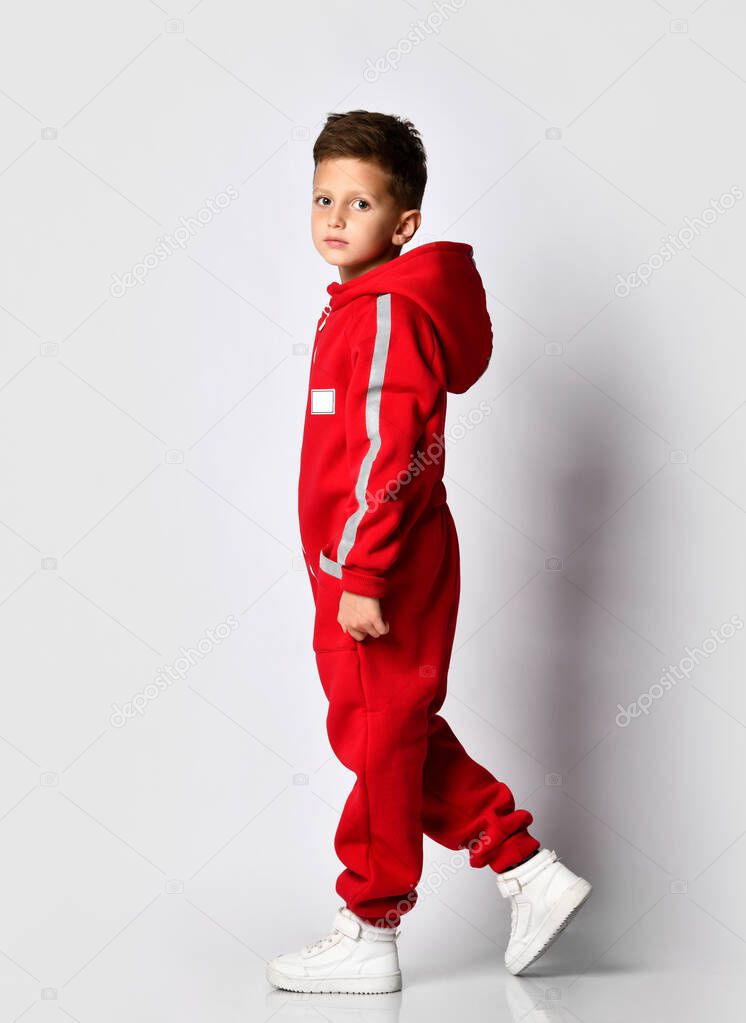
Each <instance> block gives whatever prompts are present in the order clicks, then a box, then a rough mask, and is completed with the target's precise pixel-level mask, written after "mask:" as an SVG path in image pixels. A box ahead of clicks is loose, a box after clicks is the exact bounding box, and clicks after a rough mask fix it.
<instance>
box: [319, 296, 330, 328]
mask: <svg viewBox="0 0 746 1023" xmlns="http://www.w3.org/2000/svg"><path fill="white" fill-rule="evenodd" d="M331 311H332V306H331V302H328V303H327V304H326V305H325V306H324V311H323V313H322V314H321V316H322V320H321V323H320V324H319V330H323V329H324V327H325V325H326V320H327V317H328V316H329V313H330V312H331Z"/></svg>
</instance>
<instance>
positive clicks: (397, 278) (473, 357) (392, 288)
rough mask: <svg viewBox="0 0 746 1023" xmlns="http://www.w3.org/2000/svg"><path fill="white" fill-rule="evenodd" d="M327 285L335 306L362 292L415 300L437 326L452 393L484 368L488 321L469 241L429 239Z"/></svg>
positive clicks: (458, 391) (489, 333)
mask: <svg viewBox="0 0 746 1023" xmlns="http://www.w3.org/2000/svg"><path fill="white" fill-rule="evenodd" d="M326 290H327V291H328V292H329V295H330V299H329V302H330V305H331V308H332V309H334V310H337V309H341V308H342V307H343V306H345V305H347V303H348V302H351V301H353V299H355V298H358V296H360V295H385V294H388V293H391V294H396V295H404V296H406V298H409V299H412V301H413V302H416V303H417V304H418V305H419V306H420V307H421V308H422V309H423V310H424V311H425V312H426V313H427V315H428V316H429V317H430V319H431V320H432V322H433V325H434V327H435V333H436V335H437V338H438V341H439V342H440V347H441V351H442V353H443V360H444V362H445V367H446V389H447V390H448V391H450V392H451V393H452V394H462V393H463V392H464V391H467V390H468V389H469V388H470V387H471V386H472V384H474V383H476V381H477V380H478V379H479V378H480V377H481V375H482V374H483V373H484V371H485V370H486V369H487V365H488V364H489V361H490V356H491V355H492V324H491V322H490V317H489V313H488V312H487V300H486V296H485V293H484V285H483V284H482V278H481V277H480V276H479V271H478V270H477V267H476V264H475V262H474V250H473V249H472V246H471V245H467V244H465V243H464V242H446V241H440V242H428V243H427V244H426V245H420V246H418V247H417V248H416V249H410V250H409V252H405V253H403V254H402V255H399V256H395V257H394V259H391V260H389V261H388V262H387V263H382V264H381V266H377V267H374V269H372V270H368V271H366V272H365V273H363V274H360V276H359V277H355V278H353V279H352V280H350V281H345V283H344V284H342V283H340V282H338V281H333V282H332V283H331V284H330V285H329V286H328V287H327V289H326Z"/></svg>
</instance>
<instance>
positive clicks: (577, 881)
mask: <svg viewBox="0 0 746 1023" xmlns="http://www.w3.org/2000/svg"><path fill="white" fill-rule="evenodd" d="M496 880H497V887H498V889H499V891H500V894H501V895H502V896H503V898H506V899H510V900H511V906H510V940H509V941H508V947H507V949H506V950H505V965H506V966H507V968H508V969H509V970H510V972H511V973H520V972H521V971H522V970H525V969H526V967H527V966H529V965H530V964H531V963H533V962H534V961H535V960H536V959H538V958H539V956H540V955H542V953H544V952H546V950H547V949H548V948H549V946H550V945H551V944H552V942H553V941H554V939H555V938H556V937H557V935H558V934H559V933H560V931H562V930H563V929H564V928H565V927H566V926H567V924H568V923H569V922H570V920H571V919H572V917H573V916H574V915H575V913H577V911H578V910H579V909H580V907H581V906H582V905H583V903H584V902H585V900H586V899H587V898H588V896H589V895H590V894H591V891H592V890H593V889H592V887H591V885H590V884H589V883H588V881H586V880H585V879H584V878H582V877H578V876H577V874H573V872H572V871H571V870H568V868H567V867H566V866H565V865H564V863H560V862H559V860H558V859H557V853H556V852H553V851H552V850H550V849H543V848H542V849H539V851H538V852H537V853H536V855H535V856H532V857H531V859H530V860H527V861H526V862H525V863H521V864H520V865H519V866H517V867H513V868H512V870H506V871H503V872H502V873H501V874H498V875H497V879H496Z"/></svg>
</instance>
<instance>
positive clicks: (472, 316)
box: [267, 110, 591, 993]
mask: <svg viewBox="0 0 746 1023" xmlns="http://www.w3.org/2000/svg"><path fill="white" fill-rule="evenodd" d="M313 157H314V166H315V174H314V181H313V185H314V189H313V199H312V214H311V231H312V235H313V242H314V245H315V247H316V249H317V250H318V251H319V253H320V254H321V255H322V256H323V258H324V259H325V260H326V261H327V262H328V263H329V264H331V265H332V266H336V267H338V268H339V275H340V282H339V283H338V282H332V283H331V284H330V285H329V286H328V287H327V292H328V293H329V296H330V298H329V303H328V304H327V305H326V307H325V309H324V311H323V314H322V316H321V318H320V320H319V323H318V326H317V331H316V338H315V344H314V350H313V355H312V358H311V371H310V380H309V389H308V400H307V405H306V419H305V429H304V436H303V445H302V451H301V462H300V478H299V484H298V511H299V519H300V532H301V540H302V544H303V555H304V558H305V563H306V568H307V570H308V576H309V580H310V584H311V590H312V593H313V598H314V603H315V620H314V631H313V649H314V653H315V658H316V663H317V667H318V672H319V677H320V680H321V684H322V686H323V689H324V693H325V694H326V696H327V698H328V701H329V707H328V715H327V731H328V735H329V740H330V744H331V746H332V749H333V751H334V753H335V754H336V755H337V757H338V758H339V760H340V761H341V762H342V763H343V764H344V765H345V767H347V768H349V770H351V771H353V772H354V773H355V775H356V781H355V784H354V786H353V787H352V791H351V792H350V794H349V796H348V798H347V801H346V803H345V805H344V808H343V810H342V815H341V819H340V821H339V826H338V828H337V832H336V836H335V841H334V848H335V851H336V853H337V856H338V857H339V859H340V860H341V862H342V863H344V865H345V869H344V870H343V871H342V873H341V874H340V875H339V878H338V880H337V885H336V890H337V893H338V895H339V896H340V897H341V898H342V899H344V905H342V906H340V907H339V908H338V910H337V912H336V915H335V918H334V925H333V929H332V932H331V933H330V934H329V935H328V936H327V937H325V938H322V939H320V940H319V941H316V942H313V943H311V944H310V945H306V946H305V947H304V948H303V949H302V950H301V951H299V952H296V953H288V954H284V955H280V956H277V957H276V958H274V959H272V960H271V961H270V962H269V964H268V966H267V978H268V980H269V981H270V982H271V983H272V984H274V985H275V986H276V987H279V988H283V989H285V990H290V991H303V992H346V993H382V992H387V991H397V990H399V989H400V988H401V972H400V969H399V960H398V953H397V946H396V938H397V935H398V934H399V926H398V925H399V922H400V919H401V917H402V916H403V915H404V914H405V913H406V912H408V911H409V910H410V909H412V907H413V906H414V905H415V903H416V901H417V892H416V885H417V883H418V881H419V880H420V875H421V872H422V863H423V843H422V836H423V834H425V835H429V836H430V838H432V839H434V840H435V841H437V842H439V843H441V844H442V845H444V846H445V847H446V848H448V849H453V850H457V849H468V851H469V863H470V865H471V866H473V867H483V866H489V867H491V868H492V870H493V871H494V872H495V873H496V875H497V877H496V881H497V887H498V890H499V892H500V894H501V895H502V896H504V897H505V898H508V899H510V900H511V903H512V911H511V934H510V940H509V943H508V947H507V950H506V953H505V963H506V966H507V968H508V969H509V970H510V971H511V972H512V973H519V972H521V971H522V970H523V969H525V968H526V966H528V965H529V964H530V963H532V962H533V961H534V960H535V959H537V958H538V956H539V955H541V954H542V952H544V951H545V949H546V948H548V946H549V944H550V943H551V942H552V941H553V939H554V938H555V937H556V935H557V934H558V933H559V931H560V930H561V929H562V928H563V927H564V926H565V924H566V923H567V922H568V920H569V919H570V917H571V916H572V915H573V913H574V912H575V911H576V910H577V909H578V908H579V907H580V905H581V904H582V903H583V902H584V901H585V899H586V898H587V897H588V895H589V894H590V891H591V886H590V885H589V883H588V882H587V881H585V880H583V878H579V877H577V876H576V875H575V874H573V873H572V872H571V871H570V870H568V868H567V867H565V866H564V864H562V863H560V862H559V860H558V859H557V855H556V853H554V852H553V851H550V850H548V849H545V848H542V847H540V844H539V842H538V840H537V839H536V838H534V837H533V836H532V835H531V834H529V832H528V830H527V829H528V825H529V824H530V823H531V822H532V820H533V817H532V816H531V814H530V813H529V812H528V811H527V810H517V809H516V808H515V803H514V800H513V796H512V794H511V792H510V789H509V788H508V786H507V785H505V783H504V782H501V781H498V780H497V779H496V778H495V777H494V776H493V775H492V774H490V772H489V771H488V770H486V768H484V767H481V766H480V765H479V764H478V763H476V762H475V761H474V760H473V759H472V758H471V757H470V756H469V755H468V754H467V753H466V751H465V750H464V748H463V746H462V745H461V744H460V742H459V741H458V739H457V738H456V736H455V735H454V733H453V732H452V730H451V728H450V727H449V725H448V723H447V722H446V721H445V720H444V718H443V717H442V716H441V715H440V714H438V711H439V709H440V707H441V706H442V704H443V701H444V700H445V696H446V678H447V673H448V665H449V659H450V655H451V647H452V643H453V637H454V631H455V626H456V612H457V608H458V602H459V587H460V582H459V547H458V539H457V535H456V528H455V525H454V522H453V519H452V517H451V513H450V510H449V508H448V505H447V504H446V490H445V487H444V485H443V469H444V452H443V447H442V442H443V431H444V429H445V413H446V394H447V392H448V391H450V392H452V393H456V394H460V393H463V392H464V391H466V390H467V389H468V388H469V387H471V385H472V384H473V383H474V382H475V381H476V380H478V379H479V377H480V376H481V375H482V373H484V371H485V369H486V368H487V365H488V363H489V360H490V356H491V353H492V326H491V322H490V318H489V315H488V312H487V306H486V299H485V293H484V288H483V285H482V281H481V277H480V275H479V273H478V271H477V269H476V265H475V263H474V257H473V253H472V248H471V246H469V245H466V244H463V243H460V242H450V241H439V242H431V243H429V244H426V245H422V246H420V247H419V248H415V249H412V250H411V251H409V252H407V253H406V254H405V255H400V251H401V248H402V246H403V245H405V244H406V243H407V242H409V241H411V239H412V238H413V236H414V234H415V232H416V231H417V229H418V227H419V226H420V222H421V213H420V206H421V203H422V196H423V193H424V190H425V183H426V180H427V173H426V166H425V151H424V148H423V145H422V142H421V140H420V137H419V135H418V133H417V131H416V129H415V128H414V126H413V125H412V124H411V123H410V122H409V121H406V120H402V119H400V118H397V117H394V116H390V115H388V114H381V113H373V112H369V111H365V110H354V111H351V112H349V113H346V114H330V115H329V117H328V119H327V121H326V124H325V126H324V128H323V130H322V132H321V134H320V135H319V137H318V138H317V140H316V143H315V145H314V150H313Z"/></svg>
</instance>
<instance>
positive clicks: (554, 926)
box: [505, 877, 593, 975]
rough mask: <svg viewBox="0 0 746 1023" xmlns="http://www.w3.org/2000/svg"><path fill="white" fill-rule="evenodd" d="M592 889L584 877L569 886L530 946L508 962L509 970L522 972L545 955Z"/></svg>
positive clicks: (516, 972) (517, 972) (514, 972)
mask: <svg viewBox="0 0 746 1023" xmlns="http://www.w3.org/2000/svg"><path fill="white" fill-rule="evenodd" d="M592 891H593V886H592V885H591V884H590V883H589V882H588V881H586V880H585V879H584V878H582V877H581V878H580V879H579V880H577V881H576V882H575V883H574V884H573V885H572V886H571V887H570V888H568V890H567V891H566V892H564V894H563V895H562V896H561V897H560V898H559V900H558V901H557V904H556V906H555V907H554V909H553V910H552V912H551V913H550V914H549V916H548V918H547V919H546V920H545V921H544V924H543V925H542V927H541V928H540V929H539V930H538V931H537V933H536V936H535V938H534V940H533V941H532V943H531V944H530V945H529V946H528V948H526V949H524V950H523V952H522V953H521V954H520V955H519V956H518V957H517V958H516V959H514V960H512V962H510V963H507V962H506V964H505V965H506V966H507V968H508V970H510V972H511V973H512V974H514V975H516V974H519V973H522V972H523V970H525V969H526V968H527V967H528V966H530V965H531V964H532V963H535V962H536V960H537V959H538V958H539V956H542V955H544V953H545V952H546V950H547V949H548V948H549V946H550V945H551V944H552V942H553V941H554V939H555V938H556V937H557V936H558V935H559V934H561V933H562V931H564V929H565V927H567V925H568V924H569V923H570V921H571V920H572V918H573V917H574V916H575V914H576V913H577V912H578V910H579V909H580V908H581V906H582V905H583V903H584V902H586V900H587V899H588V897H589V896H590V894H591V892H592Z"/></svg>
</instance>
